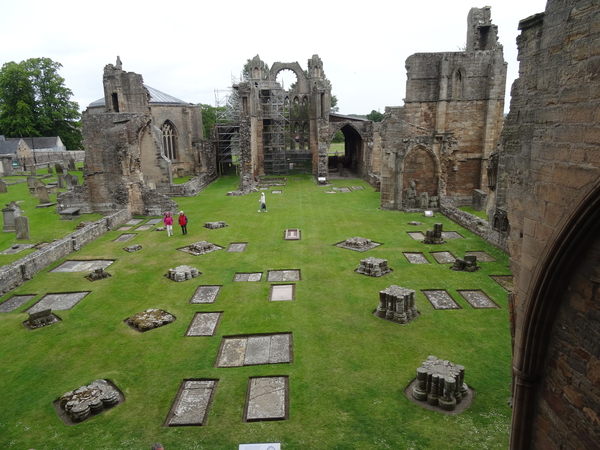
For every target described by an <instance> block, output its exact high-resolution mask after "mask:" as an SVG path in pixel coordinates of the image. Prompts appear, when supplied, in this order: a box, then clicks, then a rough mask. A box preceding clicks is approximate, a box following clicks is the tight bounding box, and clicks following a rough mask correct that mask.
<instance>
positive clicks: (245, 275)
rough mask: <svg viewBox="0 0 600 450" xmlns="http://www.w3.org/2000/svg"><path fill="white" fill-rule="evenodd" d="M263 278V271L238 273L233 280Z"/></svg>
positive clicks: (257, 279)
mask: <svg viewBox="0 0 600 450" xmlns="http://www.w3.org/2000/svg"><path fill="white" fill-rule="evenodd" d="M260 280H262V272H252V273H236V274H235V276H234V277H233V281H260Z"/></svg>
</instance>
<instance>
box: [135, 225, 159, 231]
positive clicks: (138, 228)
mask: <svg viewBox="0 0 600 450" xmlns="http://www.w3.org/2000/svg"><path fill="white" fill-rule="evenodd" d="M153 227H154V225H150V224H145V225H141V226H139V227H137V228H136V229H135V231H148V230H151V229H152V228H153Z"/></svg>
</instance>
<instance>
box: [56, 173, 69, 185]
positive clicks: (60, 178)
mask: <svg viewBox="0 0 600 450" xmlns="http://www.w3.org/2000/svg"><path fill="white" fill-rule="evenodd" d="M57 182H58V188H59V189H64V188H65V187H67V184H66V182H65V176H64V175H63V174H62V173H60V172H59V173H58V174H57Z"/></svg>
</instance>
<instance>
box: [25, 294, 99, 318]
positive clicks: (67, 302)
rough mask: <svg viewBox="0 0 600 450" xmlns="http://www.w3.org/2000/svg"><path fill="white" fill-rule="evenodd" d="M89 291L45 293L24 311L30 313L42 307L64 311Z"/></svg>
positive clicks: (40, 309)
mask: <svg viewBox="0 0 600 450" xmlns="http://www.w3.org/2000/svg"><path fill="white" fill-rule="evenodd" d="M89 293H90V291H85V292H63V293H58V294H46V295H44V296H43V297H42V299H41V300H40V301H39V302H37V303H36V304H34V305H33V306H32V307H31V308H29V309H28V310H27V311H26V312H28V313H30V314H31V313H35V312H38V311H43V310H44V309H51V310H52V311H64V310H67V309H71V308H72V307H73V306H75V305H76V304H77V303H79V302H80V301H81V300H83V298H84V297H85V296H86V295H88V294H89Z"/></svg>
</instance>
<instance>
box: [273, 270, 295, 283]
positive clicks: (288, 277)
mask: <svg viewBox="0 0 600 450" xmlns="http://www.w3.org/2000/svg"><path fill="white" fill-rule="evenodd" d="M267 281H270V282H277V281H300V270H298V269H288V270H269V272H268V274H267Z"/></svg>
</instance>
